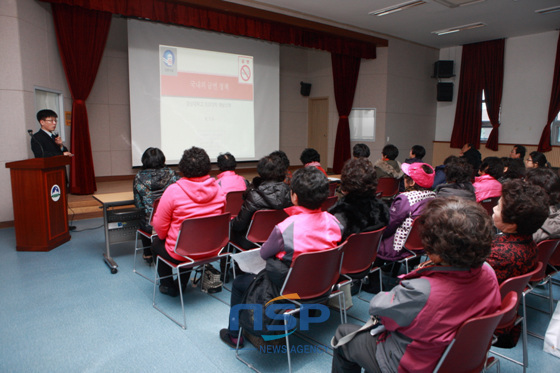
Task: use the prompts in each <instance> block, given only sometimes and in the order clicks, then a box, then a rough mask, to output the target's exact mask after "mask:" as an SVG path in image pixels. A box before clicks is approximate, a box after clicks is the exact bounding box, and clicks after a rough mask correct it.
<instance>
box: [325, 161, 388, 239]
mask: <svg viewBox="0 0 560 373" xmlns="http://www.w3.org/2000/svg"><path fill="white" fill-rule="evenodd" d="M340 179H341V184H340V186H341V191H342V195H343V197H342V198H340V199H339V200H338V201H337V202H336V203H335V204H334V206H332V207H331V208H330V209H329V212H330V213H331V214H333V215H334V216H335V217H336V218H337V219H338V221H339V222H340V223H341V224H342V225H343V226H344V234H343V235H342V241H344V240H346V239H347V238H348V236H350V235H351V234H353V233H360V232H368V231H374V230H377V229H379V228H382V227H384V226H386V225H387V223H389V210H388V208H387V206H386V205H385V204H384V203H383V202H381V200H379V199H377V198H375V190H376V188H377V176H376V175H375V171H374V168H373V165H372V164H371V162H370V161H369V160H367V158H353V159H350V160H349V161H348V162H346V164H345V165H344V167H343V168H342V175H341V177H340Z"/></svg>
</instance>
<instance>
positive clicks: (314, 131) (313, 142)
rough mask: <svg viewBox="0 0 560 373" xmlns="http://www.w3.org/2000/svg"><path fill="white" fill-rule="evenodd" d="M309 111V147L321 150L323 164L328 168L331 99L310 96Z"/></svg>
mask: <svg viewBox="0 0 560 373" xmlns="http://www.w3.org/2000/svg"><path fill="white" fill-rule="evenodd" d="M307 112H308V114H307V115H308V120H307V147H308V148H313V149H315V150H317V151H318V152H319V154H320V155H321V166H322V167H323V168H324V169H325V170H326V169H327V165H328V164H329V162H328V154H329V99H328V98H327V97H323V98H321V97H319V98H316V97H314V98H310V99H309V103H308V111H307Z"/></svg>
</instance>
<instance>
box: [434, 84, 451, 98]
mask: <svg viewBox="0 0 560 373" xmlns="http://www.w3.org/2000/svg"><path fill="white" fill-rule="evenodd" d="M437 100H438V101H448V102H449V101H453V83H448V82H440V83H438V84H437Z"/></svg>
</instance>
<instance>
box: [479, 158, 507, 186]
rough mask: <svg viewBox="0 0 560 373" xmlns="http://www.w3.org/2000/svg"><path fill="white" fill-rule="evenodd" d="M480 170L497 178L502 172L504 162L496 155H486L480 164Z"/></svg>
mask: <svg viewBox="0 0 560 373" xmlns="http://www.w3.org/2000/svg"><path fill="white" fill-rule="evenodd" d="M480 171H482V172H484V173H485V174H488V175H490V176H492V177H493V178H494V179H496V180H498V179H499V178H501V177H502V175H503V174H504V164H503V162H502V160H501V159H500V158H498V157H486V158H484V159H483V160H482V163H481V164H480Z"/></svg>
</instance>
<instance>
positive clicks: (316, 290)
mask: <svg viewBox="0 0 560 373" xmlns="http://www.w3.org/2000/svg"><path fill="white" fill-rule="evenodd" d="M343 247H344V244H342V245H339V246H337V247H335V248H332V249H327V250H320V251H314V252H310V253H303V254H300V255H299V256H298V257H296V259H295V260H294V261H293V262H292V265H291V267H290V270H289V272H288V276H287V277H286V280H285V281H284V285H283V286H282V291H281V294H283V295H285V294H293V293H297V294H298V295H299V297H300V299H302V300H307V299H314V298H318V297H321V296H323V295H326V294H328V293H329V292H330V291H331V289H332V287H333V286H334V285H335V284H336V283H337V281H338V278H339V276H340V265H341V261H342V257H343V255H342V250H343Z"/></svg>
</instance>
